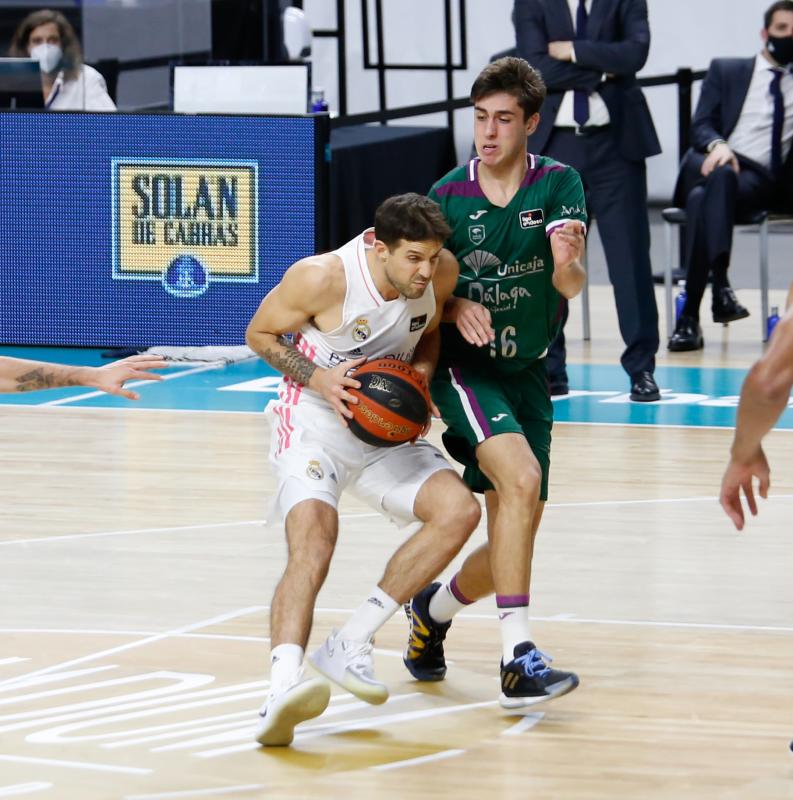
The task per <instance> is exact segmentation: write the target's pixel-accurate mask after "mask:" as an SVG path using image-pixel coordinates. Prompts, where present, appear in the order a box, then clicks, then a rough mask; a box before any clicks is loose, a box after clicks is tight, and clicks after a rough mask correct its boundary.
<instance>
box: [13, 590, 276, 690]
mask: <svg viewBox="0 0 793 800" xmlns="http://www.w3.org/2000/svg"><path fill="white" fill-rule="evenodd" d="M263 608H264V607H263V606H248V607H246V608H239V609H237V610H235V611H227V612H226V613H225V614H218V615H217V616H216V617H210V618H209V619H205V620H201V621H200V622H194V623H191V624H190V625H183V626H181V627H179V628H173V629H171V630H169V631H163V632H162V633H157V634H154V635H153V636H147V637H146V638H145V639H139V640H138V641H136V642H127V643H126V644H122V645H118V646H117V647H111V648H109V649H108V650H100V651H99V652H97V653H89V654H88V655H85V656H80V657H79V658H73V659H70V660H69V661H62V662H60V663H59V664H52V665H50V666H49V667H42V668H41V669H38V670H35V671H33V672H28V673H26V674H24V675H17V676H16V677H13V678H8V679H7V680H4V681H0V688H2V687H3V686H7V685H9V684H12V685H13V684H18V683H21V684H22V685H24V683H25V681H26V680H30V679H31V678H35V677H38V676H39V675H47V674H49V673H51V672H57V671H58V670H60V669H63V668H65V667H71V666H73V665H74V664H83V663H85V662H86V661H93V660H95V659H97V658H103V657H104V656H109V655H113V654H115V653H121V652H123V651H125V650H132V649H133V648H136V647H143V646H144V645H147V644H153V643H154V642H157V641H161V640H162V639H168V638H169V637H172V636H177V635H179V634H182V633H189V632H190V631H193V630H198V629H199V628H206V627H209V626H210V625H217V624H218V623H221V622H227V621H228V620H230V619H234V618H235V617H244V616H245V615H246V614H253V613H255V612H258V611H261V610H262V609H263Z"/></svg>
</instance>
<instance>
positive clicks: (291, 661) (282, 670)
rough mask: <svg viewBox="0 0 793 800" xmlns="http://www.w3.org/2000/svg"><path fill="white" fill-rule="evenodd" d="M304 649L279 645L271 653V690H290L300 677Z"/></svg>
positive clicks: (290, 645)
mask: <svg viewBox="0 0 793 800" xmlns="http://www.w3.org/2000/svg"><path fill="white" fill-rule="evenodd" d="M303 654H304V653H303V648H302V647H301V646H300V645H299V644H279V645H277V646H276V647H274V648H273V649H272V651H271V652H270V689H271V691H274V692H278V691H283V690H284V689H287V688H289V686H291V685H292V684H293V683H294V682H295V681H296V680H297V679H298V678H299V676H300V669H301V667H302V666H303Z"/></svg>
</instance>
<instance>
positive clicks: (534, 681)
mask: <svg viewBox="0 0 793 800" xmlns="http://www.w3.org/2000/svg"><path fill="white" fill-rule="evenodd" d="M551 661H552V659H551V658H550V656H547V655H545V653H541V652H540V651H539V650H538V649H537V648H536V647H535V646H534V642H521V643H520V644H518V645H515V658H513V659H512V661H510V662H509V663H508V664H504V662H503V661H502V662H501V696H500V697H499V698H498V702H499V703H500V704H501V705H502V707H504V708H523V707H524V706H533V705H536V704H537V703H544V702H545V701H546V700H552V699H553V698H554V697H560V696H561V695H563V694H567V693H568V692H572V691H573V689H575V687H576V686H578V675H576V674H575V673H574V672H562V671H561V670H558V669H551V668H550V667H549V666H548V665H549V664H550V663H551Z"/></svg>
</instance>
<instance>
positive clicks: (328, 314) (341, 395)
mask: <svg viewBox="0 0 793 800" xmlns="http://www.w3.org/2000/svg"><path fill="white" fill-rule="evenodd" d="M345 291H346V281H345V277H344V268H343V266H342V264H341V260H340V259H339V258H338V256H335V255H332V254H327V255H321V256H314V257H312V258H305V259H303V260H302V261H298V262H297V263H296V264H293V265H292V266H291V267H290V268H289V269H288V270H287V271H286V272H285V273H284V277H283V278H282V279H281V282H280V283H279V284H278V285H277V286H276V287H275V288H274V289H273V290H272V291H271V292H270V293H269V294H268V295H267V296H266V297H265V298H264V300H262V302H261V304H260V305H259V308H258V309H257V311H256V313H255V314H254V315H253V318H252V319H251V321H250V323H249V324H248V329H247V331H246V334H245V339H246V341H247V343H248V346H249V347H250V348H251V349H252V350H254V351H255V352H256V353H258V354H259V355H260V356H261V357H262V358H263V359H264V360H265V361H266V362H267V363H268V364H269V365H270V366H271V367H273V368H274V369H277V370H278V371H279V372H282V373H283V374H284V375H287V376H288V377H290V378H292V379H293V380H295V381H297V382H298V383H301V384H303V385H304V386H307V387H308V388H310V389H313V390H314V391H316V392H318V393H319V394H320V395H322V397H324V398H325V400H326V401H327V402H328V403H330V405H331V406H332V407H333V409H334V410H335V411H336V413H337V414H338V415H339V417H340V418H341V419H342V422H343V421H344V418H345V417H351V416H352V413H351V412H350V410H349V409H348V408H347V405H346V404H347V403H355V402H357V400H356V398H354V397H353V396H352V395H351V394H349V392H347V391H346V390H347V388H348V387H355V388H358V387H359V386H360V383H359V382H358V381H356V380H353V379H352V378H348V377H347V374H346V373H347V371H348V370H350V369H351V368H353V367H355V366H358V365H359V364H361V363H363V361H364V360H365V359H356V360H355V361H346V362H342V363H341V364H339V365H337V366H335V367H333V368H332V369H324V368H323V367H319V366H317V365H316V364H314V363H313V362H312V361H311V360H310V359H309V358H307V357H306V356H304V355H303V354H302V353H300V352H299V351H298V350H297V348H296V347H295V346H294V345H293V344H292V343H291V342H289V341H288V340H287V339H286V334H294V333H297V332H298V331H299V330H300V329H301V328H302V327H303V326H304V325H306V324H308V323H311V324H314V325H317V326H318V327H321V322H323V321H329V320H333V319H334V318H335V316H338V319H340V318H341V306H342V304H343V302H344V294H345ZM328 327H329V328H330V327H335V324H334V323H333V322H328Z"/></svg>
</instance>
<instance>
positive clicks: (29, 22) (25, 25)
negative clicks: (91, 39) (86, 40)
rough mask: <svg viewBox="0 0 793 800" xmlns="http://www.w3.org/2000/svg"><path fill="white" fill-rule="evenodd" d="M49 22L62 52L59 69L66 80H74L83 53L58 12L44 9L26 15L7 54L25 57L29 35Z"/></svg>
mask: <svg viewBox="0 0 793 800" xmlns="http://www.w3.org/2000/svg"><path fill="white" fill-rule="evenodd" d="M50 22H52V23H54V24H55V25H56V27H57V28H58V33H59V34H60V37H61V50H63V59H62V60H61V67H62V69H63V71H64V72H65V74H66V77H67V78H76V77H77V75H78V74H79V72H80V67H81V66H82V63H83V51H82V49H81V48H80V40H79V39H78V38H77V34H76V33H75V32H74V28H73V27H72V26H71V23H70V22H69V20H68V19H66V17H64V16H63V14H61V12H60V11H52V10H50V9H48V8H44V9H42V10H41V11H33V12H32V13H30V14H28V15H27V16H26V17H25V19H23V20H22V22H20V23H19V27H18V28H17V29H16V31H15V32H14V38H13V39H12V40H11V47H9V49H8V54H9V55H10V56H16V57H17V58H20V57H21V58H25V57H27V55H28V42H29V41H30V34H31V33H33V31H34V29H35V28H38V27H39V26H41V25H47V24H48V23H50Z"/></svg>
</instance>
